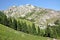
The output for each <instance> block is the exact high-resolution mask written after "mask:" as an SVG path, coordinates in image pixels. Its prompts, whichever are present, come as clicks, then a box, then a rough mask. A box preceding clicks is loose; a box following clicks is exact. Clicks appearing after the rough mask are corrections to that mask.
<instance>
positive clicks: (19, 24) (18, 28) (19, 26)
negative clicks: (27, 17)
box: [17, 21, 22, 31]
mask: <svg viewBox="0 0 60 40" xmlns="http://www.w3.org/2000/svg"><path fill="white" fill-rule="evenodd" d="M17 30H18V31H21V30H22V26H21V22H20V21H18V23H17Z"/></svg>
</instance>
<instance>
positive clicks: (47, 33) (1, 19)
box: [0, 12, 60, 38]
mask: <svg viewBox="0 0 60 40" xmlns="http://www.w3.org/2000/svg"><path fill="white" fill-rule="evenodd" d="M22 20H23V19H22ZM27 22H28V21H27ZM27 22H25V21H20V20H17V19H15V18H11V17H10V18H7V17H6V15H5V14H4V13H3V12H0V24H3V25H5V26H8V27H10V28H12V29H14V30H17V31H22V32H25V33H28V34H33V35H38V36H43V37H51V38H57V37H60V31H59V30H60V20H57V21H56V22H55V26H50V25H47V28H46V29H45V30H42V29H40V27H39V26H37V29H36V26H35V24H34V23H32V25H30V24H29V25H27Z"/></svg>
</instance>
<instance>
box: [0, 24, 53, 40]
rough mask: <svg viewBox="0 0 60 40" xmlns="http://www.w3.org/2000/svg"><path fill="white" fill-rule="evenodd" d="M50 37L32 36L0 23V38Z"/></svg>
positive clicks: (31, 39) (40, 39)
mask: <svg viewBox="0 0 60 40" xmlns="http://www.w3.org/2000/svg"><path fill="white" fill-rule="evenodd" d="M47 39H50V40H52V39H51V38H47V37H40V36H34V35H30V34H26V33H23V32H19V31H16V30H13V29H11V28H9V27H6V26H4V25H1V24H0V40H47Z"/></svg>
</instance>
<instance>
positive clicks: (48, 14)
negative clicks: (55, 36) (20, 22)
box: [4, 4, 60, 28]
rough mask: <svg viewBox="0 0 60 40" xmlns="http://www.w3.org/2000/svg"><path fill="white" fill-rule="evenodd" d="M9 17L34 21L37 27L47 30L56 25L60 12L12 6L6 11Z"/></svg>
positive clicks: (32, 6)
mask: <svg viewBox="0 0 60 40" xmlns="http://www.w3.org/2000/svg"><path fill="white" fill-rule="evenodd" d="M4 13H5V14H6V16H7V17H14V18H20V17H22V18H25V19H27V20H30V21H33V22H34V23H35V24H36V25H37V26H40V27H43V28H46V26H47V24H48V25H51V26H52V25H55V24H54V22H55V21H56V20H57V19H59V18H60V11H56V10H52V9H46V8H41V7H37V6H34V5H31V4H26V5H21V6H12V7H10V8H8V9H7V10H4Z"/></svg>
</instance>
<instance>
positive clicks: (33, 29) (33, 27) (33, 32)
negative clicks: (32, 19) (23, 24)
mask: <svg viewBox="0 0 60 40" xmlns="http://www.w3.org/2000/svg"><path fill="white" fill-rule="evenodd" d="M32 34H35V35H36V34H37V32H36V28H35V24H34V23H33V24H32Z"/></svg>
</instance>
